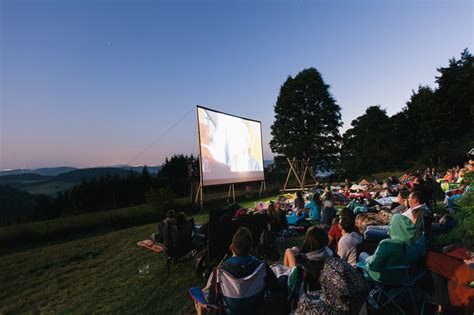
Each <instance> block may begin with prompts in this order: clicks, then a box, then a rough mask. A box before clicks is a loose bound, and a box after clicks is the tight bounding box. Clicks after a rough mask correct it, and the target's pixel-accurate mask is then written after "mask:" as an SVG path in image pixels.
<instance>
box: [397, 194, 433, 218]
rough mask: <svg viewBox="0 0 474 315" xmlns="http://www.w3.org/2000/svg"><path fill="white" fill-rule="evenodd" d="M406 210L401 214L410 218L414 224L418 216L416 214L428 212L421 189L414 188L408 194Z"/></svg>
mask: <svg viewBox="0 0 474 315" xmlns="http://www.w3.org/2000/svg"><path fill="white" fill-rule="evenodd" d="M408 206H409V207H410V208H409V209H408V210H406V211H405V212H403V213H402V214H403V215H404V216H406V217H407V218H409V219H410V221H411V222H412V223H413V224H415V223H416V220H417V218H418V215H419V214H420V213H421V214H423V213H425V212H427V211H428V212H430V210H429V209H428V207H427V206H426V204H425V196H424V195H423V193H422V192H421V191H418V190H415V191H413V192H412V193H411V194H410V195H409V196H408Z"/></svg>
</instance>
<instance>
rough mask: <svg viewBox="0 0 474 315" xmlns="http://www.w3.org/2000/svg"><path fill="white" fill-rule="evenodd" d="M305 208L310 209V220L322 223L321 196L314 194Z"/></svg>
mask: <svg viewBox="0 0 474 315" xmlns="http://www.w3.org/2000/svg"><path fill="white" fill-rule="evenodd" d="M304 207H305V208H309V218H310V219H311V220H317V221H318V222H320V221H321V200H320V198H319V194H316V193H315V194H313V196H312V197H311V201H310V202H308V203H307V204H305V206H304Z"/></svg>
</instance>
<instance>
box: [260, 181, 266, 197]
mask: <svg viewBox="0 0 474 315" xmlns="http://www.w3.org/2000/svg"><path fill="white" fill-rule="evenodd" d="M263 190H265V195H266V194H267V184H266V183H265V181H264V180H262V183H261V184H260V193H259V194H258V198H261V197H262V191H263Z"/></svg>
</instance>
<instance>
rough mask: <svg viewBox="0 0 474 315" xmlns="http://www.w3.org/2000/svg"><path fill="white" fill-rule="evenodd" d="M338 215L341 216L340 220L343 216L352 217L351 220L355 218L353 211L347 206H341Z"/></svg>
mask: <svg viewBox="0 0 474 315" xmlns="http://www.w3.org/2000/svg"><path fill="white" fill-rule="evenodd" d="M339 215H340V217H341V220H342V218H343V217H349V218H352V219H353V220H355V213H354V211H352V210H351V209H349V208H347V207H344V208H342V209H341V212H340V214H339Z"/></svg>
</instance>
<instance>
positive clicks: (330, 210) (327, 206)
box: [321, 200, 337, 226]
mask: <svg viewBox="0 0 474 315" xmlns="http://www.w3.org/2000/svg"><path fill="white" fill-rule="evenodd" d="M323 204H324V206H323V209H322V210H321V224H322V225H325V226H330V225H331V224H332V221H333V219H334V218H335V217H336V216H337V211H336V208H334V205H333V202H332V201H330V200H326V201H324V203H323Z"/></svg>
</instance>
